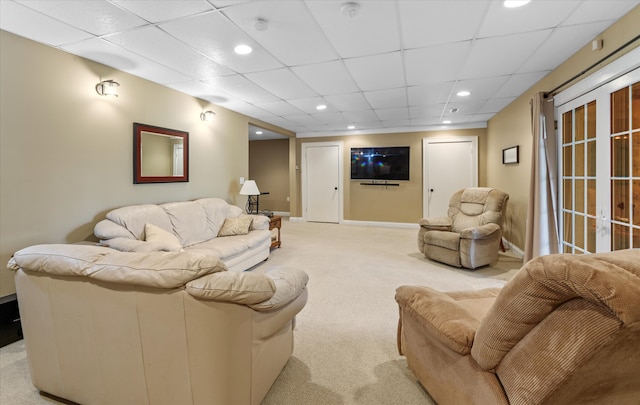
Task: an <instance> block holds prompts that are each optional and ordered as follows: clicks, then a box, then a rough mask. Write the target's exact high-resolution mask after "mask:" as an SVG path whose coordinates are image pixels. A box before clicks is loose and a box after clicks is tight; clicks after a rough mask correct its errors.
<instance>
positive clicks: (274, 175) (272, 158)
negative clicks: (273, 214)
mask: <svg viewBox="0 0 640 405" xmlns="http://www.w3.org/2000/svg"><path fill="white" fill-rule="evenodd" d="M249 178H250V179H253V180H255V181H256V184H257V185H258V188H259V189H260V191H261V192H268V193H269V194H267V195H262V196H260V211H262V210H271V211H277V212H289V201H287V198H289V140H288V139H273V140H265V141H251V142H249Z"/></svg>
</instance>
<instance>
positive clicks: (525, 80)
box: [493, 72, 548, 98]
mask: <svg viewBox="0 0 640 405" xmlns="http://www.w3.org/2000/svg"><path fill="white" fill-rule="evenodd" d="M547 73H548V72H536V73H523V74H517V75H512V76H511V77H509V80H507V82H506V83H505V84H504V85H503V86H502V87H500V89H499V90H498V91H497V92H496V93H495V94H494V95H493V97H497V98H504V97H517V96H519V95H521V94H522V93H524V92H525V91H526V90H527V89H528V88H530V87H531V86H533V85H534V84H535V83H537V82H538V81H540V80H542V78H543V77H545V76H546V75H547Z"/></svg>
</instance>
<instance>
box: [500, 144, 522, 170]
mask: <svg viewBox="0 0 640 405" xmlns="http://www.w3.org/2000/svg"><path fill="white" fill-rule="evenodd" d="M518 162H520V146H512V147H510V148H506V149H502V164H503V165H509V164H513V163H518Z"/></svg>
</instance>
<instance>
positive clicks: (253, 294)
mask: <svg viewBox="0 0 640 405" xmlns="http://www.w3.org/2000/svg"><path fill="white" fill-rule="evenodd" d="M186 289H187V291H188V292H189V294H191V295H193V296H194V297H198V298H203V299H209V300H214V301H229V302H234V303H237V304H245V305H249V304H257V303H259V302H262V301H265V300H268V299H269V298H271V297H272V296H273V294H274V293H275V291H276V285H275V283H274V282H273V280H271V279H270V278H268V277H266V276H265V275H264V274H261V273H254V272H243V273H236V272H231V271H225V272H219V273H216V274H210V275H207V276H205V277H201V278H198V279H196V280H192V281H190V282H188V283H187V285H186Z"/></svg>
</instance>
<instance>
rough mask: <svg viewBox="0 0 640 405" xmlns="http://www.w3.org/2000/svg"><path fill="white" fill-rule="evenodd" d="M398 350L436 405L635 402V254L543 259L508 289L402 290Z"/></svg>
mask: <svg viewBox="0 0 640 405" xmlns="http://www.w3.org/2000/svg"><path fill="white" fill-rule="evenodd" d="M396 301H397V302H398V305H399V306H400V322H399V327H398V347H399V350H400V353H401V354H404V355H405V356H406V358H407V363H408V365H409V368H410V369H411V370H412V371H413V373H414V374H415V375H416V376H417V378H418V380H419V381H420V383H421V384H422V385H423V386H424V387H425V388H426V390H427V391H428V392H429V393H430V394H431V396H432V397H433V398H434V399H435V400H436V401H437V402H438V404H440V405H447V404H482V405H484V404H544V405H550V404H562V405H565V404H581V405H583V404H594V405H595V404H598V405H601V404H616V405H621V404H637V403H638V399H639V398H640V350H638V348H640V250H639V249H635V250H624V251H618V252H612V253H600V254H593V255H568V254H564V255H560V254H556V255H549V256H544V257H539V258H537V259H534V260H531V261H530V262H528V263H527V264H526V265H525V266H524V267H523V268H522V269H520V270H519V271H518V272H517V273H516V275H515V276H514V278H513V279H512V280H511V281H509V282H508V283H507V284H506V286H505V287H504V288H503V289H502V290H500V289H488V290H479V291H464V292H446V293H445V292H438V291H435V290H432V289H429V288H426V287H415V286H403V287H400V288H398V289H397V291H396Z"/></svg>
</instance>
